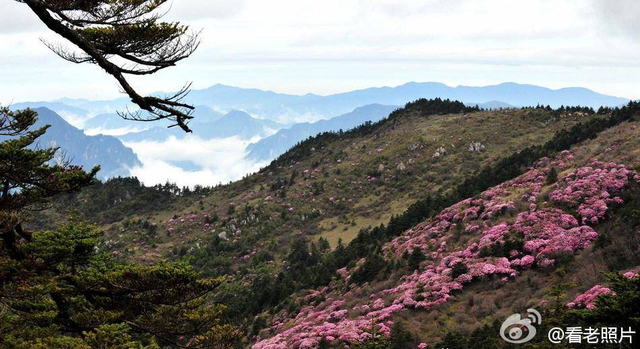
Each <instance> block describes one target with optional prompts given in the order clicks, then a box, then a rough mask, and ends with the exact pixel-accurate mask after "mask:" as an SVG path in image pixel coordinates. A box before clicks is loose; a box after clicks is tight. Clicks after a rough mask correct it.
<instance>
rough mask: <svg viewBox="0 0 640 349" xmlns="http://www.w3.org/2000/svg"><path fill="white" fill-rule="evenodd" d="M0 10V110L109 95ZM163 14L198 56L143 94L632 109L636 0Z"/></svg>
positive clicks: (389, 0)
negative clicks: (504, 87)
mask: <svg viewBox="0 0 640 349" xmlns="http://www.w3.org/2000/svg"><path fill="white" fill-rule="evenodd" d="M8 3H10V4H9V5H8V7H7V9H8V10H7V11H3V13H5V15H4V16H5V17H6V16H7V15H6V13H9V12H10V13H11V15H10V17H11V18H10V21H9V22H8V23H9V24H2V22H1V21H0V28H3V30H2V32H1V33H2V34H0V40H1V41H2V42H3V46H4V47H9V48H10V49H9V50H3V53H2V54H0V81H3V83H2V84H0V101H6V100H9V101H11V100H15V101H21V100H33V99H35V98H34V97H33V95H34V94H38V95H42V96H45V97H51V98H57V97H62V96H63V95H66V96H69V97H89V98H111V97H115V96H118V91H119V89H118V87H117V86H116V84H115V83H114V82H113V81H112V79H110V78H109V77H108V76H106V75H105V74H104V73H103V72H102V71H100V69H99V68H97V67H83V68H80V67H78V66H73V65H72V64H68V63H64V62H62V61H61V60H60V59H58V58H57V57H55V56H54V55H53V54H52V53H50V52H48V51H47V50H46V49H45V48H44V47H43V46H42V44H41V43H40V42H39V41H38V40H37V36H38V35H40V33H44V31H40V32H37V33H36V32H23V33H21V34H20V35H16V30H17V29H15V28H14V27H16V26H11V25H10V23H13V22H20V21H21V20H23V19H24V20H27V22H30V23H32V22H34V21H33V15H32V14H30V13H29V11H28V9H27V10H25V6H24V5H23V4H18V3H16V2H14V1H8ZM3 6H5V5H4V4H3ZM171 6H172V8H171V11H170V12H169V14H168V16H167V18H168V19H177V20H180V21H181V22H182V23H186V24H190V25H192V27H193V28H194V29H203V34H202V45H201V46H200V49H199V50H198V51H197V52H196V53H195V54H194V55H193V56H192V57H191V58H189V59H188V60H186V61H184V62H181V63H180V64H179V65H178V67H175V68H171V69H168V70H167V71H165V72H162V73H160V74H157V75H156V76H151V77H148V76H147V77H143V78H139V79H133V80H134V82H135V85H136V86H138V87H139V88H140V89H141V90H144V91H147V92H153V91H157V90H167V91H170V90H174V89H176V88H177V87H179V86H181V84H182V83H183V82H186V81H194V87H195V88H204V87H208V86H209V85H212V84H214V83H225V84H229V85H236V86H243V87H258V88H266V89H271V90H275V91H281V92H290V93H300V94H303V93H307V92H314V93H325V94H326V93H334V92H341V91H345V90H349V89H353V88H363V87H369V86H381V85H397V84H401V83H404V82H407V81H440V82H444V83H447V84H449V85H458V84H464V85H486V84H492V83H496V82H505V81H514V82H520V83H532V84H538V85H543V86H548V87H552V88H558V87H566V86H584V87H588V88H591V89H594V90H596V91H598V92H603V93H609V94H614V95H620V96H625V97H630V98H640V90H639V89H638V88H637V81H638V80H640V41H639V39H638V38H640V36H638V35H637V34H638V32H640V29H639V27H638V23H640V22H638V21H637V18H638V16H640V14H639V12H640V2H638V1H637V0H613V1H612V0H606V1H605V0H589V1H572V0H530V1H513V0H487V1H481V2H480V1H471V0H406V1H394V0H324V1H299V0H273V1H263V0H242V1H238V0H228V1H223V0H216V1H211V0H173V1H172V2H171ZM3 10H4V7H3ZM11 21H12V22H11ZM19 27H20V26H19V25H17V27H16V28H19ZM35 27H37V26H34V28H35ZM11 28H14V29H11ZM30 30H32V29H30ZM5 43H7V45H4V44H5ZM533 72H535V73H533Z"/></svg>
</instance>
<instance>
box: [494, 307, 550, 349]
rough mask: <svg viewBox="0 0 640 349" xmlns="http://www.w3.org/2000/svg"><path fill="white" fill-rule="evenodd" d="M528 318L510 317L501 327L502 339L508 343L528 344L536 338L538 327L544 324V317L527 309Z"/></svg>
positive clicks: (531, 309)
mask: <svg viewBox="0 0 640 349" xmlns="http://www.w3.org/2000/svg"><path fill="white" fill-rule="evenodd" d="M527 314H528V315H527V317H526V318H522V316H521V315H520V314H513V315H511V316H509V317H508V318H507V319H506V320H505V321H504V322H503V323H502V326H500V337H502V339H504V340H505V341H506V342H508V343H513V344H522V343H527V342H528V341H530V340H532V339H533V337H535V336H536V333H537V331H536V327H535V326H534V325H536V326H538V325H540V324H541V323H542V315H540V313H539V312H538V311H537V310H535V309H533V308H529V309H527Z"/></svg>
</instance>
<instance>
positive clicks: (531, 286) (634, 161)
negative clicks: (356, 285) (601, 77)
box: [285, 121, 640, 343]
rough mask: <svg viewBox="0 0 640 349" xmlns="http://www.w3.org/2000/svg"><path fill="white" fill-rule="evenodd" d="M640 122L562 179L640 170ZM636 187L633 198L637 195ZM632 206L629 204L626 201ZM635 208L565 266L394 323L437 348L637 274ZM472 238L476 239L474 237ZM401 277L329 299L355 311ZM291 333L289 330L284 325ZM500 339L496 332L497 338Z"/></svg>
mask: <svg viewBox="0 0 640 349" xmlns="http://www.w3.org/2000/svg"><path fill="white" fill-rule="evenodd" d="M638 139H640V122H639V121H635V122H624V123H622V124H621V125H619V126H617V127H615V128H612V129H609V130H606V131H604V132H602V133H601V134H600V135H599V136H598V138H596V139H594V140H590V141H587V142H584V143H581V144H579V145H577V146H575V147H573V148H572V153H573V154H574V155H575V158H574V159H573V161H572V162H571V164H572V166H570V167H567V168H565V169H564V171H563V172H561V173H560V175H559V177H560V178H562V176H563V175H564V174H565V173H568V172H570V171H573V170H575V169H576V168H578V167H582V166H588V165H589V164H590V163H591V162H592V161H593V160H594V159H597V160H599V161H602V162H614V163H618V164H625V165H626V166H627V167H628V168H630V169H635V170H636V171H638V170H640V148H639V147H638V143H637V140H638ZM552 187H553V185H545V187H543V189H542V193H543V194H544V193H547V194H548V193H550V192H551V190H552ZM639 192H640V190H639V189H638V188H637V185H636V187H635V189H634V191H633V192H632V193H631V194H629V195H634V196H635V195H638V193H639ZM520 196H521V195H520V193H514V195H513V198H519V197H520ZM515 200H516V207H517V208H518V209H520V206H521V207H526V206H527V205H528V204H527V203H522V204H521V203H518V202H517V201H518V199H515ZM627 201H628V202H629V201H630V200H627ZM634 202H635V203H634V204H633V205H635V206H634V208H628V207H626V206H622V208H620V209H618V211H614V213H613V215H612V218H611V219H609V220H608V221H605V222H604V223H601V224H599V225H597V226H596V227H595V229H596V230H597V231H598V233H599V234H601V235H607V236H608V240H609V242H607V243H604V244H600V243H596V244H594V245H592V246H590V247H588V248H586V249H584V250H582V251H580V252H579V253H577V254H576V255H575V256H574V257H573V258H571V259H569V260H568V261H566V262H565V263H563V264H562V265H558V266H556V267H553V268H547V269H531V270H526V271H523V272H522V274H521V275H520V276H518V277H517V278H515V279H513V280H510V281H509V282H503V281H501V280H499V278H488V279H486V280H484V281H482V282H475V283H472V284H470V285H469V286H467V287H465V288H464V290H463V291H461V292H458V293H455V294H454V295H453V296H452V297H451V298H450V299H449V300H448V301H447V302H446V303H444V304H441V305H438V306H435V307H433V308H431V309H429V310H426V311H425V310H410V311H406V312H400V313H398V314H396V315H394V317H393V318H392V320H393V321H395V322H402V323H404V324H405V325H406V328H407V329H408V330H409V331H411V332H413V333H414V334H416V335H418V337H419V338H420V340H422V341H425V342H428V343H438V341H439V340H441V339H442V337H443V336H444V335H445V334H446V333H447V332H449V331H455V332H462V333H467V334H468V333H470V332H471V331H472V330H474V329H476V328H478V327H479V326H481V325H484V324H492V323H493V322H494V321H496V320H499V321H502V320H504V319H506V318H507V317H508V316H509V315H511V314H513V313H515V312H525V311H526V309H527V308H530V307H534V308H538V309H541V306H539V305H538V303H539V302H540V301H542V300H547V301H549V304H552V303H553V301H554V300H553V297H551V292H552V289H553V288H554V287H556V286H558V285H561V284H564V285H565V286H564V288H565V289H564V292H563V293H562V295H561V297H560V301H561V304H563V305H564V304H566V303H567V302H569V301H571V300H573V299H574V298H575V297H576V296H577V295H579V294H581V293H583V292H584V291H586V290H588V289H589V288H591V287H592V286H594V285H595V284H599V283H604V281H605V276H604V274H603V273H605V272H611V271H620V270H623V271H624V270H630V269H633V270H637V269H638V268H640V235H638V231H637V229H638V226H632V225H631V223H630V222H629V221H628V220H626V219H625V218H623V217H622V215H621V213H620V210H621V209H625V207H626V208H627V209H635V210H637V209H638V208H637V207H636V206H637V202H638V201H637V199H636V200H635V201H634ZM514 218H515V215H513V214H512V215H507V216H506V217H498V218H496V219H494V220H493V221H492V224H496V223H497V222H501V221H508V222H511V221H513V220H514ZM471 238H473V237H471ZM450 242H453V243H452V244H451V245H448V246H447V250H449V249H451V250H456V248H458V247H460V246H466V245H467V244H469V243H470V240H469V238H468V237H462V238H460V239H459V240H458V239H457V238H454V239H451V240H450ZM401 275H402V274H397V273H395V274H392V275H390V276H385V277H384V278H383V279H379V280H376V281H374V282H371V283H370V284H366V285H364V287H362V288H361V289H358V290H357V291H356V292H348V293H346V294H341V292H337V293H331V294H328V295H327V296H326V298H327V299H333V300H336V299H339V300H344V301H345V302H346V304H345V305H344V306H343V308H345V309H352V308H353V307H355V306H356V305H359V304H362V303H365V302H367V301H368V297H367V296H368V295H370V294H373V293H377V294H379V292H380V291H381V290H384V289H387V288H392V287H394V286H395V285H396V283H397V280H398V279H399V278H400V277H401ZM285 328H286V326H285ZM496 336H497V333H496Z"/></svg>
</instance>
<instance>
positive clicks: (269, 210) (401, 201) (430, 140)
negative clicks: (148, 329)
mask: <svg viewBox="0 0 640 349" xmlns="http://www.w3.org/2000/svg"><path fill="white" fill-rule="evenodd" d="M586 118H587V116H585V115H580V114H573V115H565V116H563V117H559V118H554V117H552V116H551V114H549V113H548V112H546V111H543V110H510V111H491V112H479V113H471V114H466V115H462V114H457V115H440V116H430V117H428V118H427V117H425V116H421V115H419V114H418V113H417V112H414V111H406V112H405V113H404V115H403V116H402V117H401V118H398V119H396V120H394V121H393V122H386V123H383V124H382V125H381V126H380V127H379V128H378V129H377V130H376V132H374V133H372V134H367V135H356V136H344V137H341V138H340V139H338V140H336V141H334V142H332V143H330V144H328V145H326V146H325V147H323V148H321V149H315V151H314V152H313V153H312V155H311V156H309V157H307V158H305V159H300V160H301V161H300V162H294V163H292V164H290V165H288V166H283V165H280V166H271V167H270V168H267V169H265V170H263V171H262V172H260V173H257V174H254V175H251V176H248V177H247V178H245V179H243V180H241V181H238V182H235V183H232V184H230V185H225V186H222V187H218V188H216V189H215V190H214V191H213V192H212V193H211V194H210V195H208V196H206V197H202V198H180V199H177V201H176V202H174V203H173V204H172V205H168V207H167V208H168V209H166V210H163V209H161V210H155V211H153V212H151V213H144V214H141V215H140V216H141V217H144V218H147V219H150V221H151V222H152V223H154V224H156V225H157V226H158V228H159V229H158V231H159V233H158V235H157V237H154V238H152V239H142V238H140V236H139V235H140V232H139V231H137V230H127V229H124V228H123V227H122V226H121V224H118V223H116V224H110V225H107V226H105V228H107V231H108V239H109V240H110V242H111V244H110V246H112V249H120V250H121V252H123V253H124V254H125V255H130V256H131V257H133V258H134V259H137V260H143V261H145V260H147V261H152V260H158V259H161V258H166V256H168V255H170V253H171V251H174V250H175V249H176V248H177V249H183V250H184V248H183V246H184V247H185V248H186V247H188V248H191V247H192V246H204V245H206V244H207V243H208V240H209V239H210V238H211V237H212V236H216V235H218V234H219V233H220V232H226V233H227V234H228V235H232V231H231V229H230V227H234V228H236V229H241V230H242V233H240V235H239V236H238V238H237V240H238V241H236V242H235V243H234V246H233V247H232V248H231V249H232V250H233V251H231V253H228V255H229V257H230V258H232V259H237V258H238V257H240V256H242V255H244V254H245V253H249V252H250V247H258V246H264V247H263V248H261V247H258V249H259V250H260V249H266V250H269V252H270V253H271V254H276V255H277V254H279V253H280V252H284V251H286V250H287V246H288V241H289V239H290V238H291V236H292V235H293V234H298V233H302V234H305V235H308V236H313V237H314V238H315V239H317V238H319V237H325V238H327V239H328V240H329V241H330V243H331V244H332V245H335V243H336V242H337V241H338V239H342V240H343V241H344V242H345V243H346V242H348V241H350V240H351V239H352V238H354V237H355V235H356V234H357V232H358V231H359V230H360V229H361V228H365V227H368V226H375V225H379V224H381V223H386V222H388V220H389V218H390V217H391V216H392V215H394V214H399V213H401V212H403V211H404V210H405V209H406V208H407V207H408V206H409V205H410V204H411V203H413V202H414V201H415V200H417V199H418V198H421V197H423V196H425V195H426V194H428V193H434V192H437V191H441V190H444V189H446V188H450V187H451V186H452V185H453V184H456V183H457V182H458V181H460V179H462V178H464V176H465V175H467V174H469V173H472V172H473V171H475V170H477V169H478V168H480V167H482V166H484V165H486V164H488V163H490V162H492V161H494V160H495V159H498V158H500V157H502V156H505V155H506V154H511V153H513V152H514V151H517V150H518V149H522V148H524V147H526V146H529V145H531V144H540V143H544V142H545V141H547V140H548V139H550V138H551V136H552V135H553V133H554V132H555V131H557V130H559V129H563V128H569V127H570V126H571V125H573V124H575V123H576V122H578V121H584V120H585V119H586ZM471 142H481V143H482V144H483V145H485V146H486V149H485V151H483V152H482V153H472V152H470V151H469V150H468V147H469V144H470V143H471ZM439 147H444V148H445V149H446V150H447V154H446V155H445V156H443V157H440V158H433V154H434V152H435V151H436V149H437V148H439ZM400 164H402V165H400ZM402 167H404V168H405V169H404V170H400V169H399V168H402ZM305 171H308V172H307V173H305ZM293 172H296V173H297V176H296V177H295V178H294V180H293V183H291V182H290V178H291V176H292V173H293ZM371 177H375V178H376V180H375V181H372V180H371V179H370V178H371ZM278 181H285V182H287V184H286V185H285V186H284V187H283V188H280V189H275V186H274V183H277V182H278ZM314 185H315V186H317V187H321V188H323V189H321V190H320V191H319V192H316V193H315V194H316V195H314V194H313V193H312V191H313V186H314ZM283 192H284V197H283ZM267 197H271V200H270V201H265V198H267ZM332 198H333V199H332ZM230 203H235V206H236V207H237V208H238V209H237V210H236V213H234V214H228V212H229V211H228V207H229V205H230ZM245 206H248V207H250V210H249V209H247V211H245V210H244V208H245ZM175 207H180V208H182V209H175ZM202 211H204V212H207V213H209V214H214V213H215V214H216V215H218V216H219V217H220V218H221V220H220V221H218V222H215V223H213V224H212V226H211V227H210V228H209V229H206V230H204V229H202V228H201V226H191V227H187V226H184V227H181V228H180V232H179V233H176V234H172V235H171V236H167V234H166V233H165V232H166V228H167V225H166V222H167V220H168V219H169V218H171V217H174V216H179V217H184V216H186V215H187V214H189V213H199V212H202ZM249 211H250V213H247V214H245V212H249ZM132 216H133V217H135V214H133V215H132ZM250 216H255V217H257V218H258V220H254V221H251V220H250V219H247V218H248V217H250ZM265 220H269V222H270V224H269V226H270V228H269V229H265V224H263V223H264V222H265ZM243 241H244V242H243ZM257 241H260V242H259V243H258V242H257ZM196 244H197V245H196ZM236 261H237V260H236ZM236 261H234V263H235V262H236Z"/></svg>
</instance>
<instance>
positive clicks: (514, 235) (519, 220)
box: [254, 121, 640, 348]
mask: <svg viewBox="0 0 640 349" xmlns="http://www.w3.org/2000/svg"><path fill="white" fill-rule="evenodd" d="M638 126H640V122H638V121H635V122H630V123H622V124H621V125H619V126H617V127H615V128H613V129H610V130H607V131H605V132H603V133H602V134H601V135H600V136H599V137H598V138H596V139H594V140H591V141H587V142H584V143H581V144H579V145H577V146H576V147H574V148H573V149H572V150H571V151H564V152H562V153H560V154H559V155H558V156H557V157H554V158H542V159H540V160H539V161H538V162H537V163H536V164H535V166H534V167H533V168H532V169H531V170H529V171H528V172H526V173H525V174H523V175H521V176H519V177H517V178H515V179H513V180H510V181H507V182H505V183H503V184H500V185H498V186H496V187H493V188H490V189H489V190H486V191H484V192H483V193H482V194H480V195H478V196H476V197H473V198H470V199H466V200H463V201H461V202H458V203H456V204H455V205H453V206H450V207H448V208H446V209H444V210H443V211H441V212H440V213H439V214H438V215H437V216H436V217H434V218H433V219H431V220H427V221H425V222H423V223H421V224H419V225H417V226H415V227H414V228H412V229H409V230H407V231H406V232H404V233H403V234H402V235H400V236H398V237H396V238H395V239H393V240H392V241H391V242H389V243H387V244H386V245H384V248H383V250H382V251H380V252H381V256H380V257H377V258H382V259H383V260H384V266H380V267H379V268H380V269H379V270H377V271H376V273H378V275H374V277H373V278H370V277H369V278H366V275H365V274H364V273H363V271H364V270H365V269H366V268H368V267H371V265H372V264H371V263H370V262H371V260H372V259H373V257H367V258H366V260H363V261H360V262H359V263H358V264H357V265H353V266H352V267H349V268H344V269H342V270H340V271H339V274H340V275H341V276H340V277H339V278H338V279H335V280H334V281H333V282H332V283H331V284H330V285H329V286H328V287H324V288H321V289H318V290H316V291H313V292H311V291H309V292H307V293H306V294H307V295H306V297H301V298H300V300H301V302H300V304H301V306H302V308H300V309H299V310H297V311H296V312H294V313H292V314H291V315H287V312H286V311H283V312H282V313H281V314H280V315H279V316H277V317H276V321H275V322H274V324H273V326H271V328H270V330H269V332H271V333H272V334H271V336H272V337H271V338H269V339H267V340H263V341H261V342H258V343H257V344H256V345H254V348H275V347H278V346H279V345H280V346H282V347H300V348H302V347H315V346H318V345H319V344H320V342H323V345H325V347H329V346H331V347H333V346H334V345H335V346H336V347H339V345H344V344H347V345H352V344H358V343H366V342H371V343H373V342H379V343H386V342H384V338H385V337H388V336H390V335H391V328H390V327H392V325H393V324H394V322H397V321H403V322H406V323H408V324H410V326H409V329H410V330H411V331H413V332H415V333H416V335H418V337H419V339H420V341H418V342H428V343H437V340H441V339H443V337H444V334H445V333H447V332H450V331H461V329H466V330H467V331H468V332H466V333H465V334H466V335H470V333H471V331H472V330H473V329H474V328H477V327H478V326H481V325H482V324H486V323H489V324H490V323H491V321H493V319H496V320H497V319H502V318H503V317H502V316H504V318H506V317H507V316H508V315H509V314H513V313H514V312H518V311H521V310H523V309H526V307H529V306H534V305H536V304H537V306H538V307H540V308H543V307H544V304H545V303H546V302H547V301H548V300H549V299H550V298H551V294H552V293H551V291H552V289H553V287H554V286H555V285H559V284H561V283H562V282H566V281H568V280H572V281H574V282H576V283H577V285H576V286H577V288H578V290H577V291H586V290H587V289H589V288H591V286H593V285H594V284H596V283H598V282H602V281H603V279H604V277H603V276H602V275H601V274H600V272H602V271H622V272H624V271H625V270H628V268H638V267H639V264H640V260H639V259H638V246H639V243H640V240H639V239H640V237H639V236H638V235H637V229H638V224H639V222H638V220H637V216H635V221H634V220H633V219H631V220H627V219H620V218H622V217H623V216H621V215H624V214H633V213H632V212H633V211H634V210H636V211H637V209H638V206H637V195H638V193H640V190H639V189H640V187H639V185H640V174H639V173H638V172H637V171H636V170H637V169H640V149H639V148H638V144H637V140H638V139H640V129H639V128H638ZM633 169H636V170H633ZM552 173H553V174H552ZM630 204H632V205H635V206H634V208H631V209H630V210H629V209H627V210H626V211H624V210H622V209H623V208H625V205H630ZM629 212H631V213H629ZM636 215H637V213H636ZM628 217H629V218H632V217H634V216H628ZM610 220H615V221H616V222H615V224H609V223H608V221H610ZM612 233H615V234H616V236H611V234H612ZM607 241H609V242H607ZM603 249H604V250H605V251H604V252H603V251H602V250H603ZM614 251H615V252H614ZM615 253H617V254H619V256H618V257H617V258H616V257H613V254H615ZM609 254H611V255H609ZM412 256H420V258H418V259H416V258H412ZM412 260H413V263H412ZM416 260H417V262H416ZM559 267H560V268H561V269H557V270H556V268H559ZM554 270H556V273H555V274H553V273H552V272H553V271H554ZM558 270H562V271H558ZM523 279H524V280H528V281H523ZM563 280H564V281H563ZM579 293H580V292H576V291H573V292H571V293H570V295H569V296H571V297H567V296H566V295H565V296H563V299H564V298H565V297H566V299H567V301H566V302H568V300H570V299H573V297H575V296H576V295H577V294H579ZM484 297H488V298H486V299H484ZM487 300H488V301H487ZM476 302H479V303H478V304H477V305H476V304H475V303H476ZM451 303H453V304H451ZM485 318H486V319H485ZM497 334H498V333H497V332H496V333H490V334H486V335H485V336H486V337H487V338H491V337H496V336H497ZM450 338H451V337H449V339H450ZM443 343H444V345H445V346H446V345H447V342H446V340H445V342H443ZM416 344H417V343H416ZM450 344H451V343H449V345H450ZM494 344H495V347H498V344H497V343H492V345H491V346H490V347H494ZM440 346H441V345H436V347H440ZM487 347H489V346H487Z"/></svg>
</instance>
